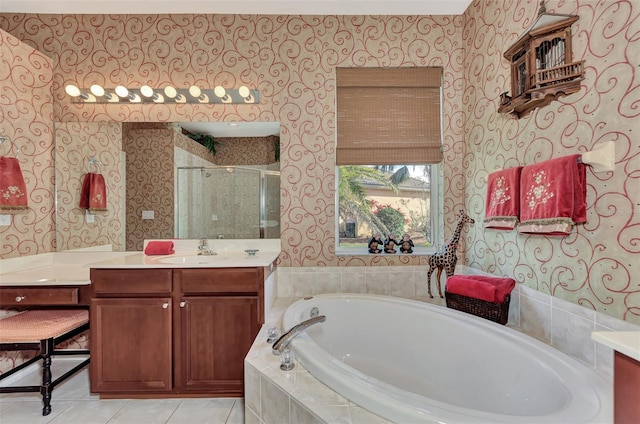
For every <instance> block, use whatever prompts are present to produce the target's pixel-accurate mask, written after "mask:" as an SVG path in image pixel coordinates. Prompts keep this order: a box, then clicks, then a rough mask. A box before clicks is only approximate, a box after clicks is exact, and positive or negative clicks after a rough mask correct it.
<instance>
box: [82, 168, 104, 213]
mask: <svg viewBox="0 0 640 424" xmlns="http://www.w3.org/2000/svg"><path fill="white" fill-rule="evenodd" d="M80 207H81V208H84V209H90V210H94V211H106V210H107V185H106V184H105V182H104V177H103V176H102V174H94V173H92V172H89V173H88V174H87V175H85V177H84V181H83V183H82V189H81V190H80Z"/></svg>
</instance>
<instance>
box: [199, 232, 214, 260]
mask: <svg viewBox="0 0 640 424" xmlns="http://www.w3.org/2000/svg"><path fill="white" fill-rule="evenodd" d="M216 254H217V253H216V252H214V251H213V250H211V248H210V247H209V243H208V242H207V239H206V238H204V237H203V238H201V239H200V243H198V255H205V256H212V255H216Z"/></svg>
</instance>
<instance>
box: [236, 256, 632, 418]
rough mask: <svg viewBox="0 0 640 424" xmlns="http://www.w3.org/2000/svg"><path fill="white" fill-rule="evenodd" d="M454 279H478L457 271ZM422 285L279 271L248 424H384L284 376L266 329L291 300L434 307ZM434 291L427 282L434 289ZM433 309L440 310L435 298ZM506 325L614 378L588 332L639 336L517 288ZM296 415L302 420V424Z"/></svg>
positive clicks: (416, 276)
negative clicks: (401, 300)
mask: <svg viewBox="0 0 640 424" xmlns="http://www.w3.org/2000/svg"><path fill="white" fill-rule="evenodd" d="M456 273H460V274H462V273H464V274H472V273H479V274H483V273H482V272H480V271H477V270H474V269H472V268H468V267H461V266H459V267H458V268H457V270H456ZM425 281H426V269H425V268H424V267H420V266H416V267H406V266H405V267H388V268H387V267H384V268H383V269H380V267H343V268H341V267H315V268H285V267H279V268H278V276H277V299H276V301H275V303H274V307H273V308H272V309H271V313H270V314H269V317H268V318H267V323H266V324H265V326H264V327H263V329H262V330H261V332H260V334H259V335H258V337H257V338H256V341H255V342H254V345H253V347H252V348H251V350H250V351H249V354H248V355H247V358H246V360H245V381H246V384H245V388H246V392H245V420H246V421H245V422H246V423H247V424H252V423H256V424H257V423H260V424H262V423H264V424H276V423H281V422H291V423H293V422H312V423H361V422H366V423H386V422H387V421H386V420H384V419H382V418H381V417H378V416H376V415H374V414H372V413H370V412H369V411H367V410H365V409H363V408H361V407H359V406H358V405H355V404H354V403H352V402H350V401H349V400H347V399H345V398H344V397H342V396H340V395H338V394H337V393H335V392H333V391H332V390H331V389H329V388H328V387H326V386H325V385H324V384H322V383H320V382H319V381H318V380H316V379H315V378H314V377H313V376H311V375H310V374H309V373H308V372H307V371H306V370H305V369H304V367H302V366H300V365H299V364H298V365H297V366H296V368H295V369H294V370H293V371H290V372H283V371H281V370H280V369H279V365H280V363H279V358H278V357H277V356H275V355H273V354H271V351H270V349H271V348H270V345H269V344H268V343H266V327H267V325H273V324H276V325H278V326H279V324H280V318H281V315H282V313H283V312H284V310H285V309H286V307H287V306H288V305H289V304H290V303H292V302H293V301H295V300H296V299H298V298H300V297H303V296H310V295H317V294H322V293H337V292H344V293H347V292H359V293H370V294H386V295H393V296H399V297H405V298H414V299H418V300H423V301H432V300H431V299H429V298H428V296H427V293H426V284H425ZM434 289H435V287H434V286H433V283H432V291H434ZM434 293H435V291H434ZM433 303H436V304H439V305H444V301H442V300H440V299H439V298H438V297H437V295H436V297H435V298H434V299H433ZM507 325H509V326H510V327H513V328H514V329H516V330H518V331H521V332H523V333H525V334H527V335H530V336H532V337H535V338H537V339H539V340H541V341H543V342H545V343H547V344H550V345H551V346H553V347H554V348H556V349H558V350H560V351H562V352H564V353H566V354H568V355H569V356H571V357H573V358H575V359H577V360H578V361H580V362H583V363H584V364H586V365H588V366H590V367H592V368H594V369H596V370H597V371H599V372H601V373H602V374H604V375H605V376H609V377H611V376H612V372H613V369H612V362H613V352H612V350H611V349H610V348H607V347H606V346H604V345H602V344H600V343H597V342H595V341H593V340H592V339H591V332H593V331H640V327H638V326H636V325H634V324H631V323H628V322H625V321H622V320H618V319H616V318H613V317H610V316H608V315H605V314H602V313H599V312H595V311H593V310H589V309H587V308H584V307H582V306H579V305H576V304H574V303H571V302H567V301H564V300H562V299H559V298H557V297H552V296H549V295H546V294H544V293H541V292H539V291H537V290H533V289H530V288H528V287H526V286H524V285H520V284H519V285H517V286H516V289H515V290H514V292H513V293H512V300H511V304H510V310H509V322H508V324H507ZM300 417H305V418H304V419H303V420H302V421H300V419H301V418H300Z"/></svg>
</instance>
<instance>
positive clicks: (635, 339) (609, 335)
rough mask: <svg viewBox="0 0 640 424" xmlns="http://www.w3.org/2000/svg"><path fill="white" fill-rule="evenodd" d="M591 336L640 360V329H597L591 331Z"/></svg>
mask: <svg viewBox="0 0 640 424" xmlns="http://www.w3.org/2000/svg"><path fill="white" fill-rule="evenodd" d="M591 338H592V339H593V340H595V341H597V342H598V343H602V344H603V345H606V346H608V347H610V348H612V349H613V350H615V351H617V352H620V353H622V354H624V355H627V356H628V357H630V358H633V359H635V360H636V361H640V331H595V332H593V333H591Z"/></svg>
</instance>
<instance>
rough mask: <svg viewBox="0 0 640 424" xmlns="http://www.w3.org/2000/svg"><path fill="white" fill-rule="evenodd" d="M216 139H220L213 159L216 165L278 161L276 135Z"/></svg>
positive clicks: (263, 163)
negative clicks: (275, 145) (276, 156)
mask: <svg viewBox="0 0 640 424" xmlns="http://www.w3.org/2000/svg"><path fill="white" fill-rule="evenodd" d="M216 140H218V141H220V145H219V146H216V155H215V157H214V159H213V162H214V163H215V164H216V165H269V164H271V163H274V162H275V161H276V158H275V155H276V153H275V148H274V143H275V142H276V141H278V137H276V136H268V137H221V138H219V139H216Z"/></svg>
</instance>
